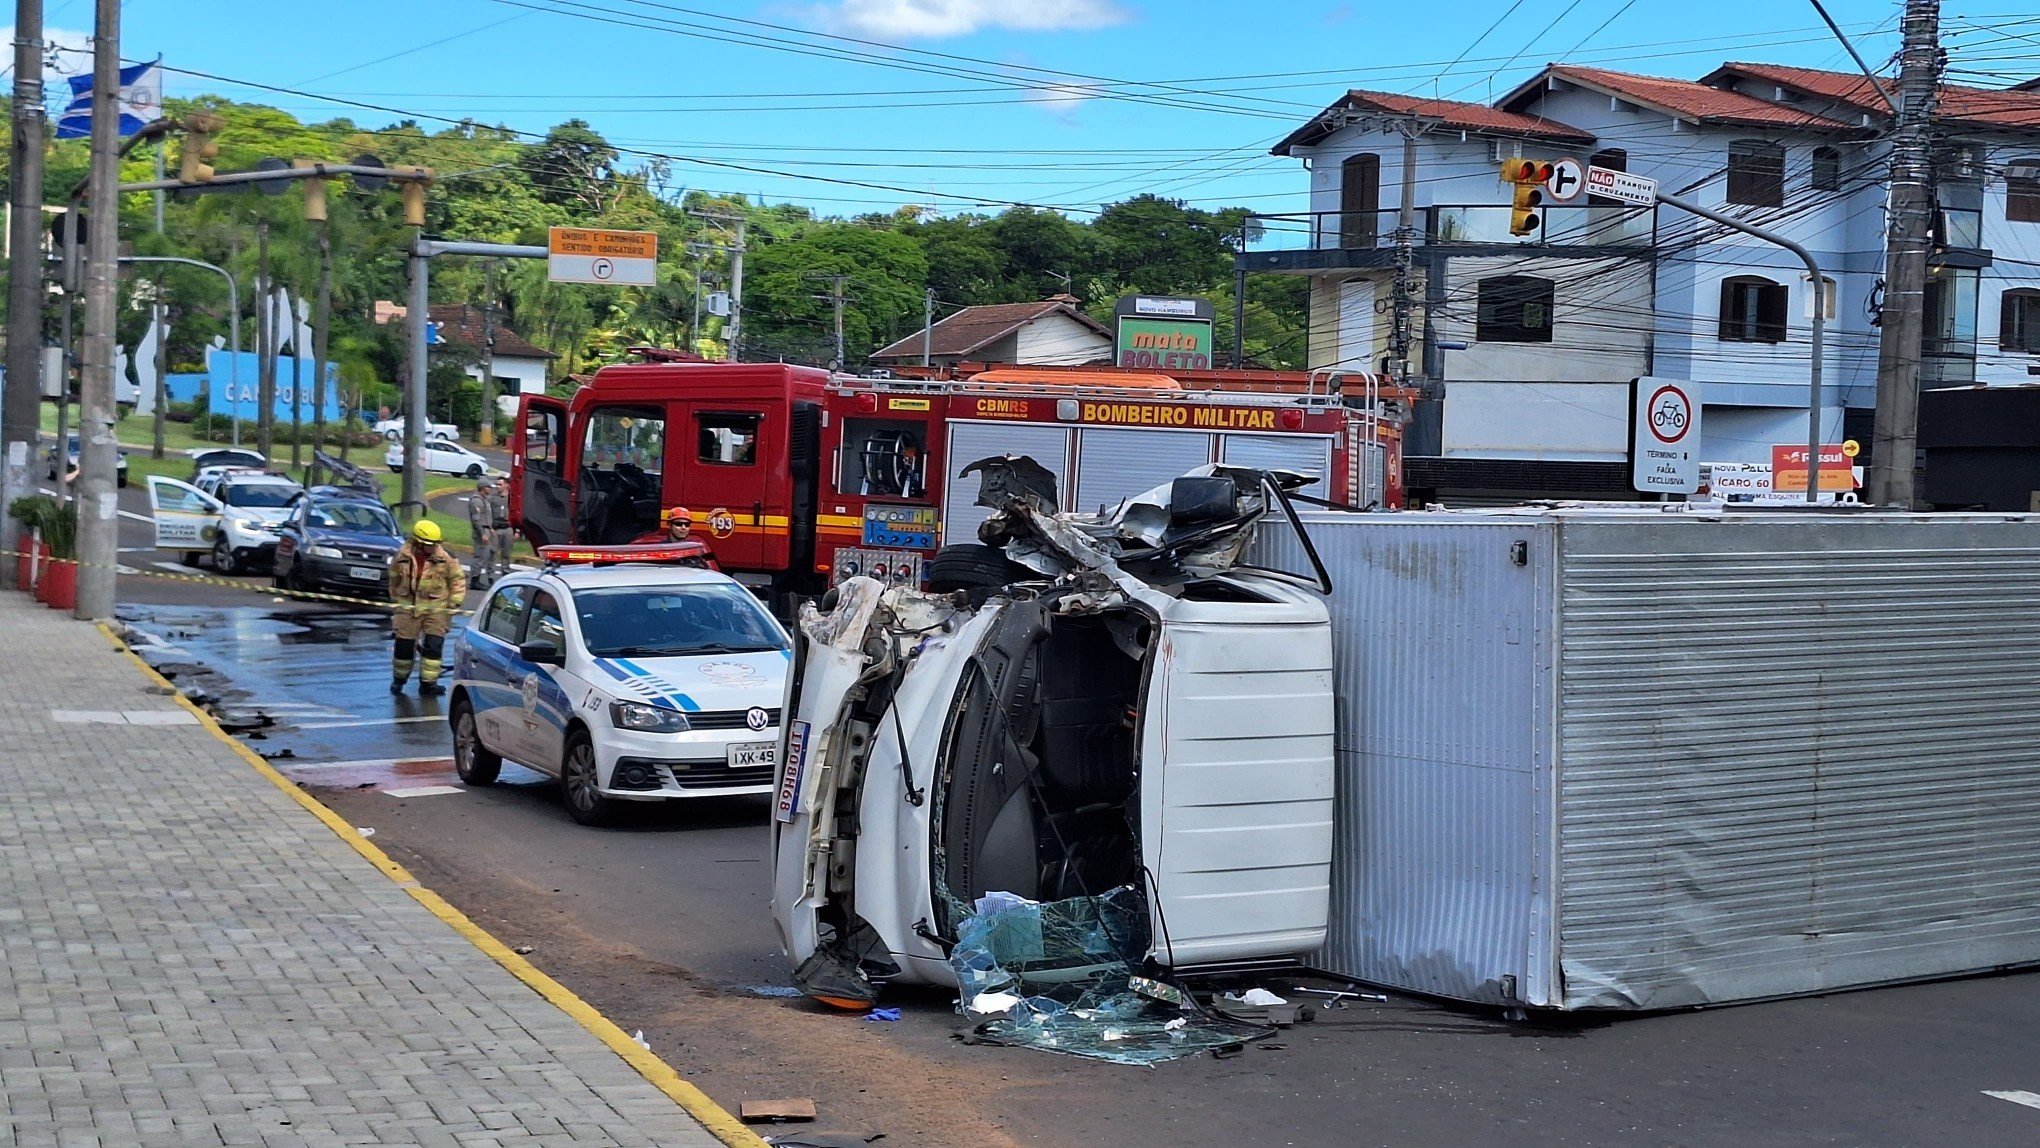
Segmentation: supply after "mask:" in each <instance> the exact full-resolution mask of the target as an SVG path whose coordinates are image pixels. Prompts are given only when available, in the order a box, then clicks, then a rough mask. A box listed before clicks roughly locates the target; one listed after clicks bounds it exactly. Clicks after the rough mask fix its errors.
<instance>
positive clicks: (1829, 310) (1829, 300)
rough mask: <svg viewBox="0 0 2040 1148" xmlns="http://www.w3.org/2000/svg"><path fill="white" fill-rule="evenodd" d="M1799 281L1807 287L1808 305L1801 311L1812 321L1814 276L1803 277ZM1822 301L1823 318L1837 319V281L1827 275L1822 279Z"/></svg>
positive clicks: (1801, 308)
mask: <svg viewBox="0 0 2040 1148" xmlns="http://www.w3.org/2000/svg"><path fill="white" fill-rule="evenodd" d="M1799 281H1800V283H1802V284H1804V285H1805V290H1806V303H1805V305H1804V306H1802V307H1800V309H1799V311H1800V313H1801V314H1802V315H1804V316H1805V317H1806V318H1808V319H1811V318H1813V276H1811V275H1801V276H1800V277H1799ZM1820 301H1821V312H1822V314H1821V318H1823V319H1833V318H1834V317H1835V281H1834V280H1832V279H1830V278H1828V277H1827V276H1825V275H1823V276H1821V277H1820Z"/></svg>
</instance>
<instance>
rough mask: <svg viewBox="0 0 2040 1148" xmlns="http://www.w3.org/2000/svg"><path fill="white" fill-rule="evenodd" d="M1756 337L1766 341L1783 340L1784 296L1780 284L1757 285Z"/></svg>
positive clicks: (1777, 341) (1780, 341)
mask: <svg viewBox="0 0 2040 1148" xmlns="http://www.w3.org/2000/svg"><path fill="white" fill-rule="evenodd" d="M1756 292H1757V338H1759V339H1761V340H1763V341H1764V342H1767V343H1782V342H1784V341H1785V298H1786V291H1785V288H1784V286H1783V285H1782V284H1772V285H1767V286H1763V287H1758V288H1757V289H1756Z"/></svg>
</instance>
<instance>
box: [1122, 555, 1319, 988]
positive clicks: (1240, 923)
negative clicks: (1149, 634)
mask: <svg viewBox="0 0 2040 1148" xmlns="http://www.w3.org/2000/svg"><path fill="white" fill-rule="evenodd" d="M1255 590H1256V592H1258V593H1265V594H1267V595H1269V596H1270V597H1273V598H1275V599H1276V600H1274V601H1271V602H1267V603H1265V604H1262V603H1251V602H1210V601H1206V602H1196V601H1178V602H1176V603H1174V604H1173V605H1172V606H1170V607H1168V608H1167V610H1166V612H1165V613H1164V615H1163V622H1162V637H1161V645H1160V649H1159V651H1158V652H1157V654H1156V662H1155V665H1154V667H1153V670H1152V676H1151V677H1150V684H1149V692H1148V700H1147V711H1148V712H1147V715H1146V719H1145V728H1144V729H1143V731H1142V738H1141V740H1142V747H1143V748H1142V760H1143V768H1142V783H1141V797H1140V802H1141V825H1142V833H1141V837H1142V843H1141V844H1142V850H1143V853H1144V860H1145V861H1146V864H1147V867H1148V870H1149V872H1150V873H1151V874H1152V880H1153V894H1154V909H1155V912H1154V919H1153V922H1152V924H1153V926H1154V938H1155V940H1154V946H1155V947H1154V954H1155V956H1156V957H1157V958H1158V959H1159V960H1160V961H1161V962H1162V963H1163V964H1165V965H1169V966H1171V967H1183V966H1188V965H1199V964H1209V963H1212V962H1217V961H1228V960H1242V959H1250V958H1264V957H1276V956H1286V955H1293V956H1302V955H1305V954H1308V953H1311V952H1314V951H1316V950H1317V949H1318V948H1319V947H1320V946H1322V945H1323V943H1324V937H1325V925H1326V920H1327V917H1328V914H1329V912H1330V905H1331V868H1332V836H1333V835H1332V790H1333V764H1332V722H1333V712H1334V711H1333V706H1334V703H1333V696H1332V636H1331V625H1330V622H1329V620H1328V616H1327V614H1326V611H1325V606H1324V603H1323V601H1322V600H1320V599H1318V598H1317V597H1316V596H1314V595H1311V594H1308V593H1306V592H1304V591H1301V590H1294V589H1290V588H1288V587H1283V586H1276V587H1266V584H1265V583H1263V582H1261V581H1260V580H1256V584H1255Z"/></svg>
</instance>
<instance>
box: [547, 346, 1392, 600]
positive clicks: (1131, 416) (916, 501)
mask: <svg viewBox="0 0 2040 1148" xmlns="http://www.w3.org/2000/svg"><path fill="white" fill-rule="evenodd" d="M1259 374H1266V372H1260V373H1259ZM1256 386H1257V388H1259V389H1255V390H1237V391H1221V390H1214V389H1208V388H1200V389H1191V388H1189V387H1186V386H1185V385H1183V384H1182V383H1181V382H1179V381H1178V380H1176V379H1173V378H1170V377H1168V376H1164V375H1156V374H1150V373H1145V372H1133V371H1121V370H1098V371H1083V372H1070V371H1032V370H1030V369H1029V368H1005V369H1002V370H994V371H985V372H980V373H978V374H976V375H974V376H973V377H971V378H968V379H948V380H905V379H871V378H859V377H851V376H847V375H838V374H831V373H830V372H828V371H825V370H819V369H816V368H811V367H797V366H788V365H784V364H770V363H759V364H723V363H699V362H646V363H628V364H621V365H617V366H611V367H605V368H603V369H602V370H600V371H598V372H596V374H595V377H594V380H593V381H592V382H590V383H589V384H588V385H587V386H585V387H583V388H581V390H579V391H578V392H576V393H575V394H574V396H573V398H572V400H571V401H563V400H560V399H555V398H549V397H545V396H539V395H527V396H525V398H524V399H523V400H522V405H521V408H520V412H519V431H518V433H517V434H516V436H515V437H514V441H513V442H512V444H511V464H510V472H511V485H510V517H511V520H512V521H513V523H514V524H515V525H516V526H517V528H518V529H519V530H520V531H521V532H522V533H523V535H524V536H525V537H526V538H528V539H529V540H530V541H531V542H532V543H533V545H535V546H541V545H550V544H555V543H561V542H573V543H579V544H583V545H616V544H622V543H628V542H630V541H632V540H634V539H637V538H640V537H642V536H644V535H646V534H648V533H651V532H654V531H657V530H658V529H659V528H660V517H659V516H660V511H661V510H663V509H666V508H670V507H675V506H685V507H687V508H688V509H689V510H690V511H691V512H692V516H693V520H694V537H696V538H699V539H701V540H702V541H704V542H706V543H707V544H708V545H709V546H710V548H711V549H712V550H713V551H714V555H715V559H716V562H717V564H718V565H719V566H720V567H721V568H722V569H723V570H725V571H727V572H729V573H730V574H732V575H734V576H736V577H737V578H739V579H741V580H743V581H745V582H746V583H749V584H751V585H754V586H757V587H760V588H763V589H769V590H770V591H772V592H773V594H774V596H775V597H776V596H777V595H778V594H780V593H784V592H792V593H815V592H819V591H820V590H821V589H822V588H823V587H825V586H827V585H828V584H829V583H830V582H832V581H834V580H835V579H837V578H840V577H847V576H849V575H850V574H857V573H861V574H868V575H873V576H877V577H880V578H883V579H887V580H893V581H900V582H919V581H920V580H921V577H922V573H921V571H922V564H923V562H925V561H926V560H927V559H928V558H930V557H931V556H932V555H933V554H934V553H935V552H936V551H937V550H938V549H939V548H940V547H942V546H943V545H945V544H949V543H955V542H973V541H975V540H976V537H977V527H978V524H979V523H980V522H982V521H983V520H984V518H985V516H986V515H987V514H988V513H989V512H988V511H987V510H986V509H985V508H983V507H980V506H977V505H975V501H974V500H975V498H976V496H977V479H976V478H975V477H974V476H973V477H970V478H961V479H960V476H959V474H958V472H959V471H960V470H962V468H963V467H964V466H966V465H967V464H969V463H971V462H973V461H976V460H977V459H980V458H985V457H987V456H992V455H1006V454H1016V455H1029V456H1031V457H1033V458H1034V459H1035V461H1037V462H1039V463H1041V464H1042V465H1043V466H1045V467H1047V468H1048V469H1049V471H1050V472H1052V473H1054V474H1056V475H1057V477H1058V478H1059V479H1060V483H1059V490H1060V493H1061V497H1062V501H1063V507H1064V509H1066V510H1077V509H1083V510H1095V509H1098V508H1099V507H1101V506H1109V505H1111V504H1113V503H1116V502H1117V501H1119V500H1120V499H1122V498H1126V497H1129V496H1131V495H1136V494H1139V493H1141V492H1143V491H1146V490H1149V489H1152V488H1153V487H1155V486H1158V485H1160V484H1162V483H1164V482H1166V481H1168V480H1169V479H1170V478H1173V477H1175V476H1177V475H1180V474H1182V473H1183V472H1185V471H1187V470H1190V469H1191V468H1192V467H1195V466H1199V465H1202V464H1205V463H1211V462H1225V463H1234V464H1239V465H1248V466H1261V467H1271V468H1276V467H1279V468H1287V469H1291V470H1299V471H1303V472H1306V473H1313V474H1318V475H1321V476H1322V477H1321V479H1320V480H1319V482H1318V483H1317V484H1316V485H1314V486H1312V487H1310V488H1309V489H1307V490H1305V491H1304V492H1303V493H1305V494H1306V495H1310V496H1314V497H1319V498H1324V499H1327V500H1330V501H1333V502H1340V503H1355V502H1358V503H1362V504H1365V503H1369V502H1372V503H1376V504H1379V505H1383V506H1394V505H1399V503H1400V498H1401V490H1400V484H1399V481H1398V479H1397V475H1398V473H1399V471H1400V465H1399V462H1400V457H1399V456H1400V441H1401V432H1400V427H1399V424H1397V423H1395V422H1394V421H1392V420H1390V419H1386V418H1383V417H1382V416H1381V413H1380V406H1379V403H1378V402H1362V403H1361V404H1360V406H1359V407H1357V408H1356V407H1355V406H1354V405H1351V404H1350V403H1349V402H1348V399H1349V396H1347V395H1345V394H1342V393H1341V392H1340V390H1339V389H1338V386H1337V380H1335V379H1332V378H1329V377H1325V376H1304V375H1301V374H1298V375H1296V376H1295V377H1294V379H1293V380H1291V385H1288V386H1270V385H1268V384H1267V383H1266V381H1265V380H1257V382H1256ZM1378 397H1379V396H1378V395H1370V396H1368V398H1369V399H1370V400H1371V399H1378Z"/></svg>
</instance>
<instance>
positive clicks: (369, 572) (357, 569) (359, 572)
mask: <svg viewBox="0 0 2040 1148" xmlns="http://www.w3.org/2000/svg"><path fill="white" fill-rule="evenodd" d="M347 576H348V577H349V578H353V579H355V580H357V581H361V582H379V581H381V580H382V571H380V570H377V569H376V568H375V567H373V566H349V567H348V568H347Z"/></svg>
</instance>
